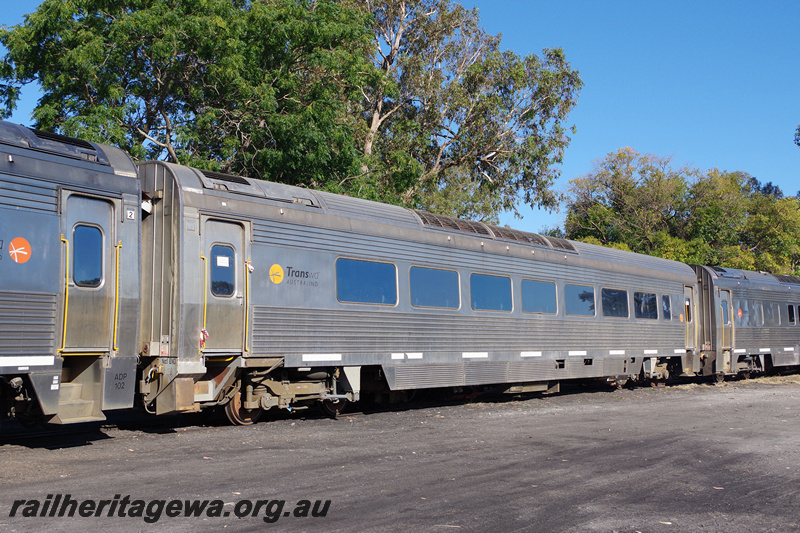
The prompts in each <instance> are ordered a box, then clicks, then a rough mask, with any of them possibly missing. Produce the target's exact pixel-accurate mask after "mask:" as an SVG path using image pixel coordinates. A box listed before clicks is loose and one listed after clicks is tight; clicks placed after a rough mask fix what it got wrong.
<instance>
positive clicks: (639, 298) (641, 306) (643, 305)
mask: <svg viewBox="0 0 800 533" xmlns="http://www.w3.org/2000/svg"><path fill="white" fill-rule="evenodd" d="M633 308H634V312H633V313H634V316H635V317H636V318H647V319H658V306H657V305H656V295H655V294H653V293H650V292H634V293H633Z"/></svg>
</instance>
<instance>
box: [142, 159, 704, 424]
mask: <svg viewBox="0 0 800 533" xmlns="http://www.w3.org/2000/svg"><path fill="white" fill-rule="evenodd" d="M139 168H140V175H141V178H142V185H143V191H144V193H143V198H144V200H143V204H144V210H145V211H146V212H147V214H146V215H144V216H143V222H142V224H143V265H144V267H143V273H144V278H143V283H142V286H143V300H142V309H143V311H142V327H141V328H140V331H141V339H140V352H141V353H142V354H143V355H144V356H146V358H145V361H146V362H148V364H147V367H146V368H145V370H144V373H143V377H142V381H141V384H140V389H141V391H142V393H143V394H144V399H145V404H146V405H148V406H149V408H150V409H152V410H154V411H155V412H158V413H161V412H171V411H180V410H192V409H198V408H201V407H203V406H208V405H214V404H222V403H225V404H226V405H227V409H226V412H227V413H228V416H229V417H230V418H231V420H233V421H235V422H237V423H249V422H252V421H253V420H254V419H255V418H256V417H257V416H258V415H259V414H260V413H261V411H262V410H264V409H268V408H270V407H275V406H277V407H284V408H291V407H293V406H296V405H299V404H302V403H304V402H310V401H322V402H324V404H325V405H328V406H329V407H331V408H336V407H337V406H338V405H340V404H341V400H344V399H348V400H357V399H358V398H359V397H360V396H361V395H362V394H369V395H373V396H374V395H390V396H391V395H395V396H396V395H400V394H401V391H408V390H414V389H421V388H433V387H455V388H458V387H467V386H481V385H501V386H502V389H503V390H507V391H509V392H515V391H517V392H523V391H540V390H547V389H548V388H553V387H555V386H557V382H558V381H559V380H564V379H574V378H611V379H626V378H627V377H630V376H638V375H639V374H640V373H642V372H644V373H645V374H646V375H647V376H653V377H657V376H664V375H666V374H668V373H677V374H683V373H694V372H698V371H700V367H699V363H698V361H697V360H696V358H695V357H694V348H695V329H694V322H693V317H692V315H694V314H695V313H694V310H693V305H694V299H695V291H696V288H695V275H694V272H693V270H692V269H691V267H689V266H686V265H683V264H681V263H677V262H674V261H668V260H664V259H658V258H654V257H649V256H642V255H638V254H633V253H629V252H623V251H618V250H612V249H608V248H602V247H598V246H592V245H588V244H582V243H576V242H570V241H565V240H562V239H556V238H551V237H545V236H542V235H537V234H531V233H525V232H519V231H514V230H510V229H507V228H499V227H493V226H489V225H486V224H482V223H479V222H467V221H463V220H456V219H452V218H448V217H442V216H436V215H432V214H430V213H424V212H415V211H412V210H408V209H405V208H401V207H397V206H391V205H383V204H377V203H374V202H369V201H365V200H360V199H353V198H348V197H343V196H337V195H333V194H328V193H322V192H315V191H310V190H307V189H301V188H296V187H291V186H285V185H279V184H275V183H270V182H265V181H259V180H251V179H247V178H240V177H234V176H226V175H221V174H215V173H210V172H203V171H199V170H195V169H191V168H187V167H180V166H176V165H169V164H165V163H157V162H149V163H144V164H142V165H140V167H139ZM684 302H686V303H684Z"/></svg>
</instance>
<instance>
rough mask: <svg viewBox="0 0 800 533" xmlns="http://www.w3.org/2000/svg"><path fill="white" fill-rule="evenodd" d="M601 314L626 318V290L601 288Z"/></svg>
mask: <svg viewBox="0 0 800 533" xmlns="http://www.w3.org/2000/svg"><path fill="white" fill-rule="evenodd" d="M601 293H602V297H603V316H609V317H622V318H628V291H624V290H622V289H603V290H602V291H601Z"/></svg>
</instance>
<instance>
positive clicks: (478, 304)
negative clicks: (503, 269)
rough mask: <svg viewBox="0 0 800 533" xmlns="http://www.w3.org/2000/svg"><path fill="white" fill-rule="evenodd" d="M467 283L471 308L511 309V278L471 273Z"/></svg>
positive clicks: (488, 309) (486, 309)
mask: <svg viewBox="0 0 800 533" xmlns="http://www.w3.org/2000/svg"><path fill="white" fill-rule="evenodd" d="M469 284H470V296H471V299H472V308H473V309H476V310H483V311H511V278H506V277H504V276H489V275H486V274H472V275H470V277H469Z"/></svg>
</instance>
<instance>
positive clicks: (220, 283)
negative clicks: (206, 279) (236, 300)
mask: <svg viewBox="0 0 800 533" xmlns="http://www.w3.org/2000/svg"><path fill="white" fill-rule="evenodd" d="M235 257H236V255H235V253H234V251H233V248H231V247H230V246H226V245H222V244H215V245H214V246H212V247H211V294H213V295H214V296H220V297H228V296H233V292H234V291H235V290H236V269H235V261H236V259H235Z"/></svg>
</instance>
